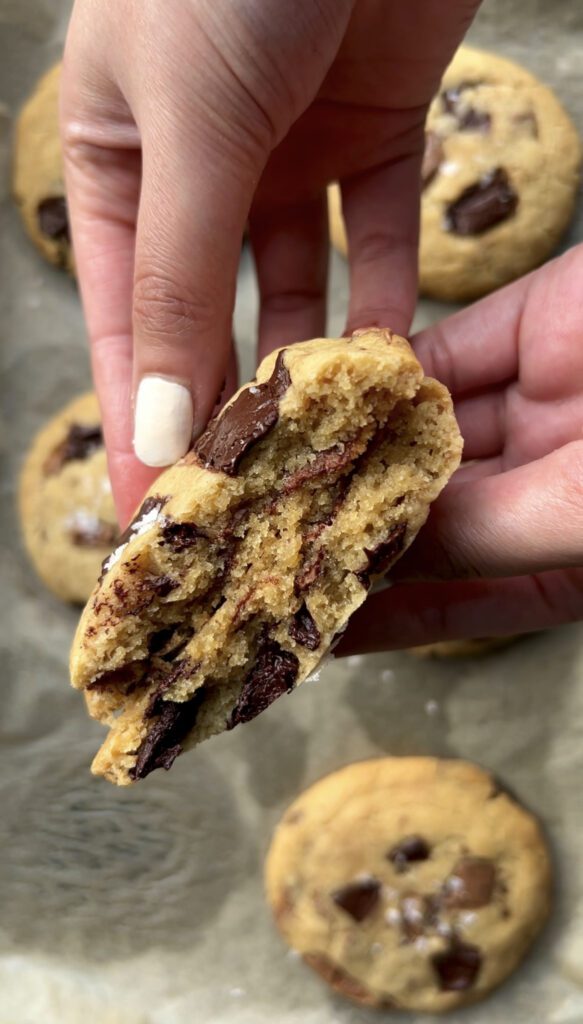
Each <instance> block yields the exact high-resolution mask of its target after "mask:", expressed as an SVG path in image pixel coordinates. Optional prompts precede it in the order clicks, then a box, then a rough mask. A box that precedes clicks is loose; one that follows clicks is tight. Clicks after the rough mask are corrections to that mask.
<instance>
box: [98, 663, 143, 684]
mask: <svg viewBox="0 0 583 1024" xmlns="http://www.w3.org/2000/svg"><path fill="white" fill-rule="evenodd" d="M143 673H144V661H130V662H128V664H127V665H120V667H119V668H111V669H108V671H107V672H102V673H101V675H100V676H97V678H96V679H94V680H93V681H92V682H91V683H89V685H88V687H87V689H88V690H99V691H101V690H109V689H110V688H112V687H114V688H115V687H120V686H122V687H126V686H128V685H130V684H133V683H135V682H136V681H137V679H139V678H141V677H142V676H143Z"/></svg>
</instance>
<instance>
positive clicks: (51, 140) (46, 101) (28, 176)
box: [12, 64, 75, 273]
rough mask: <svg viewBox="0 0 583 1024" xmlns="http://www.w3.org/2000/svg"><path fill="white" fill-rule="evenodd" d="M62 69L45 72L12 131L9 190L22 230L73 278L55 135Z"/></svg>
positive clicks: (56, 135) (44, 253)
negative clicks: (11, 170)
mask: <svg viewBox="0 0 583 1024" xmlns="http://www.w3.org/2000/svg"><path fill="white" fill-rule="evenodd" d="M60 80H61V65H60V64H57V65H55V67H53V68H51V69H50V71H47V72H46V74H44V75H43V76H42V78H41V79H40V80H39V82H37V84H36V86H35V88H34V91H33V92H32V94H31V95H30V97H29V98H28V100H27V101H26V103H25V105H24V107H23V108H22V111H21V114H20V116H19V118H18V121H17V125H16V136H15V143H14V146H15V148H14V162H13V179H12V190H13V194H14V199H15V201H16V203H17V206H18V208H19V210H20V213H21V216H22V220H23V222H24V226H25V229H26V231H27V233H28V235H29V236H30V238H31V239H32V241H33V242H34V244H35V245H36V247H37V249H38V250H39V251H40V252H41V253H42V254H43V256H44V257H45V259H47V260H49V262H50V263H54V264H55V265H56V266H58V267H64V268H65V269H66V270H69V271H70V272H71V273H74V269H75V268H74V260H73V250H72V248H71V235H70V231H69V217H68V212H67V200H66V197H65V183H64V177H63V156H62V151H61V139H60V135H59V86H60Z"/></svg>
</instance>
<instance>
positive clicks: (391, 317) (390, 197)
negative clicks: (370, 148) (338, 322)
mask: <svg viewBox="0 0 583 1024" xmlns="http://www.w3.org/2000/svg"><path fill="white" fill-rule="evenodd" d="M409 148H410V151H411V155H407V156H404V157H402V158H401V159H399V160H396V161H393V162H391V163H388V164H384V165H383V166H381V167H375V168H373V169H372V170H368V171H365V172H364V173H362V174H358V175H354V176H353V177H352V178H350V179H347V180H346V181H344V182H342V183H341V192H342V213H343V217H344V222H345V225H346V234H347V238H348V256H349V265H350V305H349V309H348V320H347V325H346V331H347V333H350V332H351V331H353V330H355V329H356V328H358V327H369V326H379V327H390V328H391V329H392V330H394V331H396V332H397V333H400V334H407V333H408V331H409V327H410V324H411V320H412V317H413V311H414V309H415V302H416V297H417V243H418V234H419V174H420V164H421V154H422V150H423V125H422V124H420V125H419V126H418V127H417V128H415V129H414V130H413V132H412V133H411V139H410V147H409Z"/></svg>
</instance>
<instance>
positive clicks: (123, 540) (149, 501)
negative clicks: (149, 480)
mask: <svg viewBox="0 0 583 1024" xmlns="http://www.w3.org/2000/svg"><path fill="white" fill-rule="evenodd" d="M167 501H168V495H162V494H152V495H150V496H149V497H147V498H146V499H145V500H144V501H143V502H142V504H141V505H140V507H139V509H138V511H137V512H136V514H135V516H134V518H133V519H132V521H131V523H129V525H128V526H126V528H125V530H124V531H123V533H122V534H121V535H120V536H119V537H118V541H117V544H118V547H122V546H123V545H124V544H127V543H128V541H130V540H131V539H132V537H133V536H134V533H135V530H136V527H137V526H138V525H139V523H140V522H141V520H142V519H143V517H144V516H146V515H148V513H149V512H152V511H153V510H154V509H156V511H157V512H159V511H160V509H162V508H164V505H165V504H166V502H167ZM110 557H111V556H110V555H108V556H107V558H104V560H103V562H102V563H101V572H100V574H99V578H98V583H101V582H102V581H103V579H104V577H105V576H106V575H107V573H108V572H109V569H107V568H106V566H107V563H108V562H109V559H110Z"/></svg>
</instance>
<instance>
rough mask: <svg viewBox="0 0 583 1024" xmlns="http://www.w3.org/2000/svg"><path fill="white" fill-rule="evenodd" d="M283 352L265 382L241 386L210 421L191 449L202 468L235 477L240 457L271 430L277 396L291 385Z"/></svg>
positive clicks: (277, 402) (274, 422)
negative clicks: (220, 413) (238, 392)
mask: <svg viewBox="0 0 583 1024" xmlns="http://www.w3.org/2000/svg"><path fill="white" fill-rule="evenodd" d="M283 355H284V351H281V352H280V353H279V354H278V356H277V359H276V362H275V367H274V369H273V373H272V374H271V377H270V378H269V380H268V381H266V382H265V384H256V385H251V386H250V387H247V388H245V390H244V391H242V392H241V394H240V395H239V397H238V398H237V399H235V401H234V402H233V403H232V405H229V406H227V407H226V408H225V410H224V411H223V413H222V415H220V416H217V417H216V419H214V420H211V422H210V423H209V425H208V427H207V429H206V430H205V432H204V434H203V435H202V437H201V438H200V439H199V440H198V442H197V444H196V445H195V448H194V451H195V454H196V456H197V458H198V460H199V461H200V462H201V463H202V465H203V466H205V467H206V469H215V470H222V471H223V473H227V474H228V475H229V476H235V475H236V472H237V468H238V466H239V463H240V461H241V459H242V458H243V456H244V455H245V454H246V453H247V452H248V451H249V449H250V448H251V447H252V446H253V445H254V444H257V442H258V441H260V440H261V438H262V437H265V436H266V434H268V433H269V431H270V430H273V428H274V426H275V424H276V423H277V421H278V419H279V399H280V398H281V397H282V395H284V394H285V392H286V391H287V389H288V387H289V385H290V384H291V378H290V375H289V373H288V371H287V369H286V366H285V363H284V361H283Z"/></svg>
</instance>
